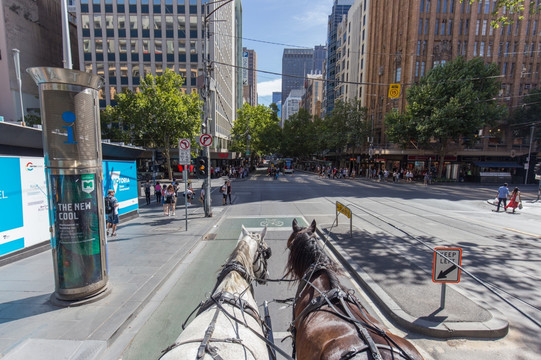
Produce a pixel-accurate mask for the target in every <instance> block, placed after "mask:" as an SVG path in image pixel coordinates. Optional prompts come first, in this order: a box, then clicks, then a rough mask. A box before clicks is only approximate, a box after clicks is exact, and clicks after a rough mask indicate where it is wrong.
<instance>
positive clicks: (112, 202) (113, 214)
mask: <svg viewBox="0 0 541 360" xmlns="http://www.w3.org/2000/svg"><path fill="white" fill-rule="evenodd" d="M118 207H119V204H118V200H117V198H116V197H115V191H114V190H113V189H109V190H107V197H105V214H106V215H107V219H106V223H107V236H109V234H110V235H111V236H116V227H117V225H118Z"/></svg>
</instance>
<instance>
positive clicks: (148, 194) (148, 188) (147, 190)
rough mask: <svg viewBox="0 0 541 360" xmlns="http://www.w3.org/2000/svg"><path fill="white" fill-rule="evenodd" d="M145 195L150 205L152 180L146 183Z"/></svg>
mask: <svg viewBox="0 0 541 360" xmlns="http://www.w3.org/2000/svg"><path fill="white" fill-rule="evenodd" d="M145 197H146V199H147V205H150V180H147V182H146V183H145Z"/></svg>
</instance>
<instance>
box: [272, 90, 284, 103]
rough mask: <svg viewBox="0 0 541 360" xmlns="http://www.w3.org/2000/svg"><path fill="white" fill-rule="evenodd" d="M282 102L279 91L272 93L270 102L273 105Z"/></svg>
mask: <svg viewBox="0 0 541 360" xmlns="http://www.w3.org/2000/svg"><path fill="white" fill-rule="evenodd" d="M280 101H282V93H281V92H279V91H273V93H272V102H273V103H274V104H278V102H280Z"/></svg>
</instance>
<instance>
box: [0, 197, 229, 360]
mask: <svg viewBox="0 0 541 360" xmlns="http://www.w3.org/2000/svg"><path fill="white" fill-rule="evenodd" d="M182 202H183V200H182V199H179V205H177V211H176V216H175V217H165V216H164V215H163V208H162V206H161V205H159V204H156V203H155V200H154V202H153V203H152V204H151V205H150V206H147V205H146V202H145V199H144V198H142V199H140V204H141V208H140V214H141V216H140V217H138V218H135V219H132V220H129V221H126V222H122V221H121V224H120V225H119V228H118V236H117V237H114V238H111V239H108V243H107V254H108V266H109V282H108V288H109V290H110V293H109V294H108V295H107V296H106V297H104V298H102V299H101V300H99V301H96V302H94V303H90V304H86V305H84V306H78V307H57V306H54V305H52V304H51V302H50V297H51V294H52V293H53V292H54V288H55V285H54V272H53V264H52V256H51V251H50V250H49V251H45V252H42V253H39V254H37V255H33V256H31V257H28V258H25V259H22V260H18V261H15V262H13V263H11V264H7V265H5V266H2V267H0V357H2V356H3V358H4V359H6V360H7V359H26V360H32V359H40V360H44V359H45V360H47V359H51V360H52V359H99V358H100V354H102V353H103V352H104V351H105V349H107V347H108V346H110V345H111V344H112V343H113V342H114V341H115V339H116V338H117V337H118V336H119V335H120V334H121V333H122V331H123V330H124V329H126V327H127V326H129V324H130V321H131V320H132V319H133V318H135V317H136V315H137V314H138V313H139V312H141V311H142V309H143V308H144V307H145V305H146V304H147V303H148V302H149V301H150V299H151V298H152V296H153V295H154V293H155V292H156V291H157V290H158V289H159V288H160V287H161V286H162V284H164V282H165V281H166V280H167V279H168V277H169V275H170V274H171V273H172V272H173V271H174V270H175V269H177V268H178V267H179V266H181V265H182V262H183V260H184V259H185V257H186V256H187V255H188V254H189V253H190V252H191V251H192V250H193V249H194V247H195V246H196V245H197V243H198V241H199V240H200V239H201V238H202V237H203V236H204V235H205V234H206V233H207V232H208V230H209V229H210V228H211V227H212V226H213V225H214V224H215V223H216V222H217V221H218V219H219V217H220V215H221V213H215V214H214V217H212V218H205V217H204V214H203V209H202V208H201V207H200V204H195V202H194V206H191V207H189V208H188V209H189V210H188V219H189V222H188V231H186V229H185V219H184V206H181V205H180V204H181V203H182Z"/></svg>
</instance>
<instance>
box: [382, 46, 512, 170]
mask: <svg viewBox="0 0 541 360" xmlns="http://www.w3.org/2000/svg"><path fill="white" fill-rule="evenodd" d="M498 78H499V69H498V66H497V64H485V63H484V62H483V59H481V58H475V59H473V60H470V61H466V60H465V59H464V58H462V57H458V58H456V59H455V60H453V61H451V62H448V63H446V64H444V65H440V66H436V67H434V68H433V69H432V70H430V71H429V72H428V73H427V74H426V76H424V77H422V78H421V79H420V81H419V83H418V84H414V85H412V86H411V87H410V88H409V89H408V91H407V94H406V99H407V102H408V105H407V106H406V111H405V112H404V113H398V112H390V113H388V114H387V115H386V118H385V122H386V134H387V136H388V139H389V140H390V141H392V142H394V143H396V144H401V145H402V146H404V147H406V146H408V145H410V144H413V145H414V146H415V147H417V148H424V149H430V150H433V151H435V152H436V153H437V154H438V155H439V158H440V159H444V158H445V155H446V153H447V150H448V147H449V146H450V145H451V144H452V143H455V144H458V143H462V144H468V143H470V142H472V141H473V139H474V136H473V135H474V134H476V133H477V132H478V131H479V129H482V128H483V127H484V126H486V125H491V124H494V123H495V122H496V121H497V120H499V119H501V118H502V117H503V116H504V115H505V113H506V107H505V106H503V105H499V104H498V103H497V102H496V101H495V100H496V99H495V97H496V96H497V94H498V91H499V89H500V81H499V79H498ZM443 163H444V162H443V161H440V162H439V169H438V176H441V174H442V171H443Z"/></svg>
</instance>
